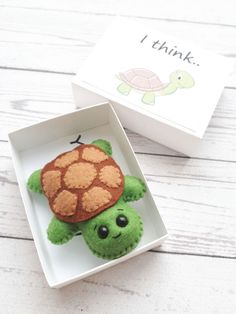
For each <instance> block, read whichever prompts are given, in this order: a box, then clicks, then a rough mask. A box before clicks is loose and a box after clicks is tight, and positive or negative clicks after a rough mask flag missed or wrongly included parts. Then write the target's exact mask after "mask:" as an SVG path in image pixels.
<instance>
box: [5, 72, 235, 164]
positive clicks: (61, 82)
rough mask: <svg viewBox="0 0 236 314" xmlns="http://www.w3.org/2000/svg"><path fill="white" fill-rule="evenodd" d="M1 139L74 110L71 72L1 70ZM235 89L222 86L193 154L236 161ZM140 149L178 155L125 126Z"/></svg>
mask: <svg viewBox="0 0 236 314" xmlns="http://www.w3.org/2000/svg"><path fill="white" fill-rule="evenodd" d="M0 75H1V77H3V78H4V80H2V82H1V91H0V102H1V106H0V140H7V133H8V132H10V131H12V130H14V129H17V128H20V127H23V126H26V125H30V124H32V123H35V122H38V121H42V120H44V119H47V118H51V117H53V116H55V115H56V114H59V113H65V112H68V111H70V110H73V109H74V108H75V107H74V104H73V97H72V90H71V80H72V76H70V75H62V74H52V73H41V72H31V71H15V70H0ZM235 97H236V90H234V89H225V90H224V92H223V94H222V96H221V99H220V101H219V104H218V106H217V107H216V110H215V113H214V115H213V118H212V120H211V122H210V126H209V128H208V129H207V131H206V134H205V136H204V139H203V141H202V143H201V147H200V149H199V151H198V152H197V153H196V154H195V156H194V157H196V158H204V159H206V158H207V159H217V160H227V161H236V140H235V139H236V119H235V118H236V108H235V105H234V102H235ZM127 134H128V136H129V139H130V141H131V143H132V145H133V147H134V150H135V151H136V152H139V153H150V154H158V155H163V154H164V155H172V156H176V155H177V156H181V154H179V153H176V152H174V151H173V150H170V149H168V148H166V147H164V146H162V145H159V144H158V143H154V142H153V141H150V140H148V139H146V138H144V137H141V136H140V135H137V134H135V133H133V132H130V131H128V130H127Z"/></svg>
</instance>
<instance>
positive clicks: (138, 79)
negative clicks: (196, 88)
mask: <svg viewBox="0 0 236 314" xmlns="http://www.w3.org/2000/svg"><path fill="white" fill-rule="evenodd" d="M118 78H119V79H120V80H121V81H122V83H121V84H120V85H119V86H118V87H117V90H118V91H119V92H120V93H121V94H122V95H125V96H127V95H129V93H130V91H131V90H132V89H135V90H137V91H141V92H142V93H143V97H142V102H143V103H144V104H148V105H154V104H155V98H156V96H164V95H170V94H173V93H174V92H176V91H177V89H179V88H191V87H193V85H194V79H193V78H192V76H191V75H190V74H189V73H188V72H186V71H182V70H177V71H174V72H172V73H171V74H170V77H169V83H162V82H161V80H160V79H159V77H158V76H157V75H156V74H155V73H154V72H152V71H150V70H147V69H142V68H136V69H130V70H127V71H125V72H122V73H119V75H118Z"/></svg>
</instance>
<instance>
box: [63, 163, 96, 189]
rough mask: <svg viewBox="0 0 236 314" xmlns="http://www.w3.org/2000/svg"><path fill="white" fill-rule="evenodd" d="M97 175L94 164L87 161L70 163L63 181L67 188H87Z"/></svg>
mask: <svg viewBox="0 0 236 314" xmlns="http://www.w3.org/2000/svg"><path fill="white" fill-rule="evenodd" d="M96 176H97V170H96V168H95V167H94V165H92V164H89V163H87V162H79V163H76V164H73V165H71V166H70V167H69V168H68V170H67V172H66V174H65V177H64V182H65V184H66V186H67V187H68V188H76V189H79V188H83V189H84V188H87V187H89V186H90V185H91V184H92V182H93V180H94V179H95V178H96Z"/></svg>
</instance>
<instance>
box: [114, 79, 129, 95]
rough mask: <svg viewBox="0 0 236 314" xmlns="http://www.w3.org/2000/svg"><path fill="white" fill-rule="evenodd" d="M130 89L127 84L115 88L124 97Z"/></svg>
mask: <svg viewBox="0 0 236 314" xmlns="http://www.w3.org/2000/svg"><path fill="white" fill-rule="evenodd" d="M131 89H132V87H130V86H129V85H128V84H126V83H124V82H123V83H121V84H120V85H119V86H118V87H117V90H118V91H119V92H120V93H121V94H122V95H125V96H128V95H129V93H130V91H131Z"/></svg>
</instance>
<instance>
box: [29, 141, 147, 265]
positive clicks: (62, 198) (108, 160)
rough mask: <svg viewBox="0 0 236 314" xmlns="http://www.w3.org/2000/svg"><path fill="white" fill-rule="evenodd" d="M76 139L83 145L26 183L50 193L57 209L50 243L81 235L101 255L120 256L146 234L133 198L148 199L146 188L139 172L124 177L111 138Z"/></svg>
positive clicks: (43, 169)
mask: <svg viewBox="0 0 236 314" xmlns="http://www.w3.org/2000/svg"><path fill="white" fill-rule="evenodd" d="M79 138H80V137H78V139H79ZM75 142H76V143H80V144H82V145H79V146H77V147H76V148H74V149H73V150H71V151H67V152H64V153H62V154H60V155H59V156H57V157H56V158H55V159H53V160H52V161H50V162H49V163H47V164H46V165H45V166H44V167H43V168H42V169H40V170H36V171H34V172H33V173H32V174H31V176H30V177H29V179H28V182H27V186H28V188H29V190H31V191H33V192H38V193H41V194H43V195H44V196H46V197H47V199H48V202H49V207H50V208H51V210H52V212H53V213H54V216H53V218H52V220H51V222H50V224H49V226H48V229H47V236H48V239H49V241H51V242H52V243H53V244H57V245H61V244H64V243H66V242H68V241H69V240H71V239H72V238H73V237H74V236H76V235H77V234H78V233H79V234H82V236H83V238H84V240H85V242H86V243H87V245H88V247H89V248H90V250H91V251H92V252H93V253H94V254H95V255H96V256H98V257H100V258H104V259H115V258H118V257H120V256H123V255H125V254H127V253H129V252H130V251H131V250H133V249H134V248H135V247H136V246H137V245H138V243H139V241H140V239H141V237H142V234H143V223H142V219H141V217H140V215H139V214H138V212H137V211H136V210H135V209H134V208H133V207H132V206H131V205H130V204H129V203H128V202H134V201H137V200H139V199H141V198H143V197H144V193H145V192H146V186H145V184H144V182H143V181H142V180H141V179H139V178H137V177H135V176H129V175H126V176H124V175H123V173H122V171H121V169H120V167H119V166H118V164H117V163H116V162H115V161H114V159H113V158H112V157H111V155H112V147H111V144H110V143H109V142H108V141H106V140H103V139H98V140H94V141H93V142H92V143H91V144H84V143H81V142H78V141H75ZM75 142H71V143H75Z"/></svg>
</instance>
